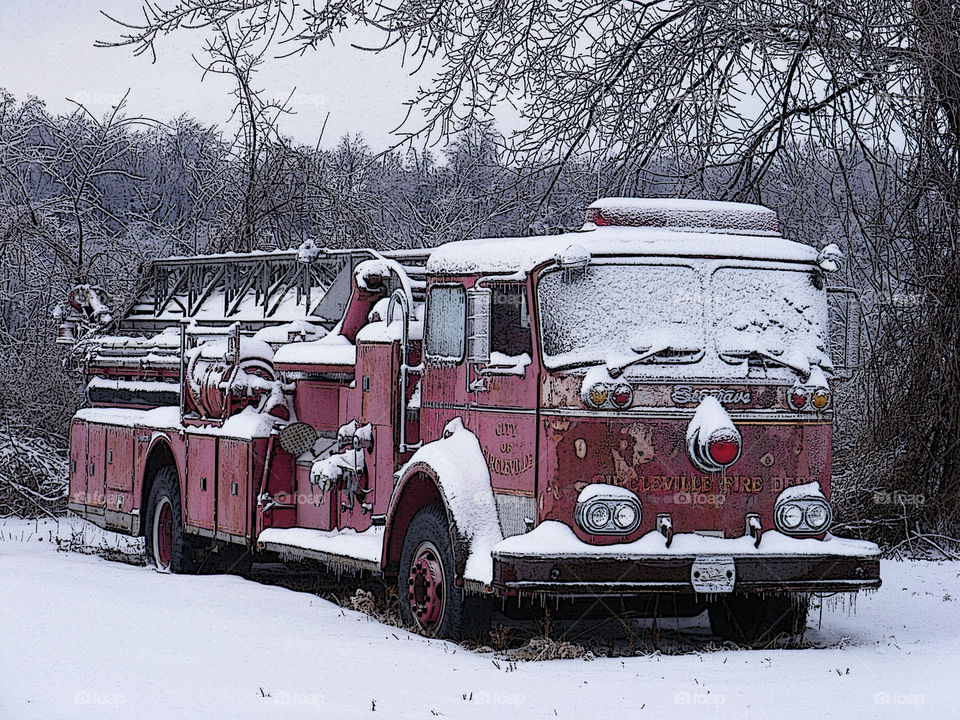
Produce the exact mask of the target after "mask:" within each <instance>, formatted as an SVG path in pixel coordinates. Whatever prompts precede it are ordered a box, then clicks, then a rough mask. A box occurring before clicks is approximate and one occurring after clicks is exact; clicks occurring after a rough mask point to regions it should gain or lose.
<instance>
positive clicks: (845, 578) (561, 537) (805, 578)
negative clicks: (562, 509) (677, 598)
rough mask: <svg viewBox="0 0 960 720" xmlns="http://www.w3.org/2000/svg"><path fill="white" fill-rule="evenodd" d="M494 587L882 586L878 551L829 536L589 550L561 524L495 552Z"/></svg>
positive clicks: (595, 590) (694, 538)
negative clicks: (757, 544)
mask: <svg viewBox="0 0 960 720" xmlns="http://www.w3.org/2000/svg"><path fill="white" fill-rule="evenodd" d="M493 571H494V576H493V585H494V586H495V587H497V588H498V589H500V590H502V591H515V592H531V593H545V594H550V595H564V596H567V595H570V596H573V595H602V594H639V593H645V592H675V593H693V592H704V591H705V590H704V588H705V585H704V584H703V578H702V577H701V575H703V576H706V575H707V574H711V573H718V574H719V577H718V578H716V579H715V580H714V581H713V584H712V585H710V586H709V587H710V591H711V592H846V591H856V590H865V589H872V588H877V587H879V586H880V551H879V548H877V546H876V545H874V544H873V543H868V542H863V541H860V540H849V539H845V538H838V537H834V536H832V535H827V536H826V537H825V539H823V540H816V539H809V538H808V539H796V538H790V537H787V536H785V535H782V534H780V533H778V532H775V531H767V532H766V533H764V535H763V540H762V541H761V543H760V547H759V548H757V547H754V541H753V539H752V538H749V537H742V538H717V537H704V536H701V535H695V534H692V533H681V534H677V535H675V536H674V539H673V543H671V545H670V547H669V548H667V547H666V543H665V540H664V538H663V536H662V535H660V534H659V533H656V532H651V533H648V534H647V535H644V536H643V537H642V538H640V539H639V540H636V541H634V542H632V543H623V544H619V545H589V544H587V543H584V542H583V541H581V540H580V539H579V538H578V537H577V536H576V535H575V534H574V533H573V531H572V530H571V529H570V528H569V527H567V526H566V525H564V524H563V523H560V522H555V521H547V522H544V523H541V524H540V525H539V526H538V527H537V528H536V529H534V530H533V531H531V532H529V533H526V534H525V535H515V536H513V537H510V538H507V539H506V540H504V541H503V542H501V543H499V544H497V545H496V546H495V547H494V549H493Z"/></svg>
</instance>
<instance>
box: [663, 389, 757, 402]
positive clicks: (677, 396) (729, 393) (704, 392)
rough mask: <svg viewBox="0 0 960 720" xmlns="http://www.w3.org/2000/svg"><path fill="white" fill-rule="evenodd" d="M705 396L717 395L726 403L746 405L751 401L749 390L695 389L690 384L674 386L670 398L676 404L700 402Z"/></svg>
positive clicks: (717, 397) (716, 396) (718, 398)
mask: <svg viewBox="0 0 960 720" xmlns="http://www.w3.org/2000/svg"><path fill="white" fill-rule="evenodd" d="M705 397H715V398H716V399H717V400H719V401H720V402H721V403H723V404H724V405H736V404H740V405H746V404H748V403H749V402H750V391H749V390H728V389H726V388H701V389H699V390H694V389H693V388H692V387H691V386H689V385H677V386H675V387H674V388H673V393H672V394H671V395H670V399H671V400H673V402H674V404H675V405H687V404H689V403H698V402H700V401H701V400H703V399H704V398H705Z"/></svg>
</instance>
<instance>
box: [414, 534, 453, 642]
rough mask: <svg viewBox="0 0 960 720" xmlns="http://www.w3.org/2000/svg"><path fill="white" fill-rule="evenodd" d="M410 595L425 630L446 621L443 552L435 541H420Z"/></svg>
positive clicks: (429, 629) (434, 628)
mask: <svg viewBox="0 0 960 720" xmlns="http://www.w3.org/2000/svg"><path fill="white" fill-rule="evenodd" d="M407 588H408V592H407V599H408V602H409V603H410V611H411V612H412V613H413V619H414V620H415V621H416V623H417V625H419V626H420V627H421V628H422V629H424V630H426V631H428V632H429V631H432V630H436V629H437V628H438V627H439V626H440V623H441V622H442V621H443V609H444V604H445V603H444V599H445V598H444V588H445V584H444V577H443V563H442V562H440V552H439V551H438V550H437V546H436V545H434V544H433V543H432V542H429V541H426V542H423V543H421V544H420V546H419V547H418V548H417V551H416V553H414V556H413V563H411V565H410V574H409V576H408V578H407Z"/></svg>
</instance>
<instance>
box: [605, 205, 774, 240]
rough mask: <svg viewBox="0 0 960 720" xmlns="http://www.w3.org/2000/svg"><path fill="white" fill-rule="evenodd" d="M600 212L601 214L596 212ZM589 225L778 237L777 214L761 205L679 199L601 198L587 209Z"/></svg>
mask: <svg viewBox="0 0 960 720" xmlns="http://www.w3.org/2000/svg"><path fill="white" fill-rule="evenodd" d="M593 211H599V212H593ZM587 223H588V224H594V223H595V224H594V227H596V226H597V225H632V226H635V227H636V226H646V227H669V228H675V229H688V228H689V229H699V230H703V231H711V230H712V231H718V232H730V231H740V232H746V233H749V234H751V235H755V234H763V235H778V234H779V233H780V223H779V221H778V220H777V214H776V213H775V212H774V211H773V210H770V209H769V208H765V207H763V206H761V205H748V204H747V203H734V202H719V201H713V200H686V199H679V198H602V199H600V200H597V201H596V202H594V203H592V204H591V205H590V206H589V207H588V208H587Z"/></svg>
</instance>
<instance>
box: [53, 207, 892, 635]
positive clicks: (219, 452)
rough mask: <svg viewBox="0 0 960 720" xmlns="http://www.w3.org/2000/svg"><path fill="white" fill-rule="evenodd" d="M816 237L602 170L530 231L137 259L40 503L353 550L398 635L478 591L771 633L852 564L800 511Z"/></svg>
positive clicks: (170, 533)
mask: <svg viewBox="0 0 960 720" xmlns="http://www.w3.org/2000/svg"><path fill="white" fill-rule="evenodd" d="M840 261H841V255H840V253H839V250H838V249H837V248H836V246H835V245H828V246H827V247H825V248H823V249H817V248H814V247H812V246H809V245H805V244H800V243H797V242H792V241H789V240H786V239H784V238H783V237H782V235H781V233H780V230H779V223H778V219H777V217H776V214H775V213H774V212H772V211H771V210H768V209H766V208H762V207H759V206H754V205H744V204H733V203H712V202H705V201H688V200H644V199H623V198H608V199H604V200H599V201H597V202H595V203H594V204H592V205H591V206H590V207H589V208H588V209H587V211H586V221H585V224H584V225H583V228H582V229H581V230H578V231H573V232H566V233H563V234H555V235H548V236H541V237H518V238H489V239H478V240H469V241H462V242H452V243H448V244H445V245H442V246H440V247H437V248H434V249H432V250H406V251H393V252H383V253H379V252H375V251H373V250H360V249H357V250H329V249H325V248H322V247H318V246H317V245H315V244H314V243H313V242H311V241H307V242H306V243H304V244H303V245H302V246H301V247H300V248H299V249H297V250H289V251H274V252H261V253H249V254H233V253H227V254H223V255H209V256H195V257H185V258H171V259H165V260H160V261H156V262H153V263H152V264H151V265H149V266H148V267H146V268H145V269H144V273H143V278H142V283H141V292H140V294H139V296H138V297H137V299H136V301H135V302H134V303H133V304H132V306H131V307H129V308H128V309H127V310H126V311H125V312H123V313H121V314H118V315H117V317H116V318H115V319H113V320H110V323H109V325H108V326H107V327H106V329H105V331H104V332H101V333H99V334H97V335H96V336H95V337H94V338H93V339H90V337H89V334H88V336H87V338H86V339H82V340H81V346H80V347H81V348H83V349H85V358H86V360H85V365H84V367H85V372H86V373H87V375H88V377H89V383H88V385H87V398H88V401H89V402H88V405H89V407H86V408H84V409H81V410H80V411H79V412H78V413H77V414H76V417H75V418H74V420H73V422H72V425H71V431H70V444H71V449H70V498H69V502H70V508H71V509H72V510H73V511H75V512H76V513H78V514H79V515H81V516H83V517H85V518H87V519H89V520H91V521H93V522H95V523H97V524H98V525H101V526H103V527H105V528H108V529H110V530H114V531H117V532H122V533H128V534H131V535H140V536H144V537H145V539H146V541H145V545H146V552H147V559H148V562H149V563H150V564H152V565H154V566H155V567H156V568H158V569H160V570H162V571H169V572H174V573H176V572H190V571H193V570H196V569H197V567H198V566H199V565H200V564H202V563H204V562H207V561H208V560H209V559H210V558H216V557H217V555H218V554H221V556H223V557H226V556H228V555H229V553H230V552H236V551H237V550H238V549H239V550H240V551H243V552H244V553H248V554H249V555H250V556H253V557H272V558H277V557H280V558H282V559H285V560H304V559H308V560H310V561H312V562H313V564H314V565H320V566H323V567H328V568H340V569H343V568H349V569H351V570H354V571H361V572H369V573H371V574H374V575H376V576H379V577H382V578H384V579H385V580H387V581H388V582H390V583H395V584H396V587H397V589H398V591H399V597H400V605H401V609H402V613H403V615H404V617H405V619H406V620H407V622H408V623H409V624H410V625H411V626H413V627H415V628H416V629H417V630H418V631H420V632H422V633H424V634H428V635H435V636H442V637H450V638H461V637H465V636H467V635H469V634H472V633H475V632H477V631H479V630H482V628H483V626H484V624H485V623H489V608H490V606H491V604H493V602H494V598H501V599H504V600H502V602H504V603H505V604H506V605H510V604H511V603H513V604H514V605H516V604H517V603H522V602H524V601H529V600H530V599H531V598H532V599H537V600H539V599H542V598H550V599H551V602H552V601H553V600H554V599H558V602H559V601H560V600H563V601H564V602H567V601H569V602H570V603H572V604H576V603H577V602H578V601H582V600H585V599H592V600H593V601H600V602H605V601H606V599H607V598H615V599H616V600H617V602H618V603H619V602H621V600H622V601H625V602H627V603H629V604H630V606H631V607H633V608H635V609H637V611H638V612H643V611H648V612H656V613H658V614H660V615H680V616H682V615H686V616H690V615H695V614H699V613H700V612H703V611H704V610H705V609H706V610H708V611H709V617H710V621H711V624H712V626H713V628H714V630H715V631H716V632H717V633H718V634H720V635H721V636H723V637H726V638H731V639H734V640H737V641H740V642H748V643H749V642H756V641H758V640H760V639H765V638H769V637H772V636H773V635H775V634H780V633H788V634H789V633H792V632H795V631H797V630H798V629H799V628H800V627H802V625H803V623H804V622H805V618H806V601H807V599H808V598H809V597H810V596H811V595H815V594H826V593H851V592H856V591H858V590H863V589H873V588H876V587H879V585H880V577H879V556H878V550H877V548H876V546H875V545H872V544H870V543H866V542H861V541H857V540H852V539H843V538H839V537H835V536H833V535H832V534H830V532H829V528H830V525H831V522H832V510H831V506H830V504H829V495H830V461H831V431H832V422H833V412H834V407H833V404H834V402H833V401H834V391H835V389H836V382H838V380H839V379H840V378H841V377H843V376H845V374H846V373H847V371H848V370H849V369H850V366H851V365H852V359H853V351H854V349H855V346H856V342H855V335H856V318H855V310H856V303H855V299H854V298H852V297H851V294H850V291H848V290H844V289H843V288H836V289H835V288H832V287H831V286H830V285H831V283H829V282H828V280H829V275H830V273H831V272H834V271H836V270H837V268H838V265H839V262H840ZM851 338H854V339H853V340H851Z"/></svg>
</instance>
